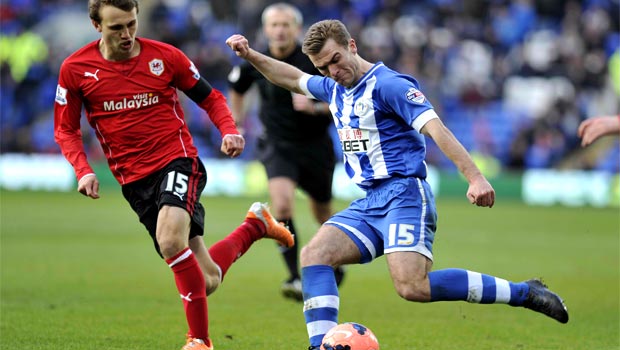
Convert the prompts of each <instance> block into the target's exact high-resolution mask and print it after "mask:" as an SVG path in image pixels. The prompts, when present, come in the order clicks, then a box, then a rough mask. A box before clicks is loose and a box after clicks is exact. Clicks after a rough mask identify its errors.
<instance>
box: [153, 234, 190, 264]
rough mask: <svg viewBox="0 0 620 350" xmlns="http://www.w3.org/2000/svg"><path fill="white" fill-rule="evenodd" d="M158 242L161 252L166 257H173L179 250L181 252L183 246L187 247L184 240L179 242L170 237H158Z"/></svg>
mask: <svg viewBox="0 0 620 350" xmlns="http://www.w3.org/2000/svg"><path fill="white" fill-rule="evenodd" d="M157 244H159V249H160V251H161V254H162V255H163V256H164V258H166V259H170V258H172V257H173V256H175V255H177V254H178V253H179V252H181V250H183V248H185V245H184V244H183V242H179V241H178V240H176V239H172V238H168V237H161V238H158V239H157Z"/></svg>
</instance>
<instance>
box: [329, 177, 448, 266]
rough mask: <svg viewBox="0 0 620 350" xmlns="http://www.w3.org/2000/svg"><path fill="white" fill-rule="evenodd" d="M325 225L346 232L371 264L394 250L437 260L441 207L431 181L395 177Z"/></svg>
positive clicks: (362, 261)
mask: <svg viewBox="0 0 620 350" xmlns="http://www.w3.org/2000/svg"><path fill="white" fill-rule="evenodd" d="M325 224H327V225H333V226H336V227H338V228H339V229H341V230H342V231H344V232H345V233H346V234H347V235H348V236H349V237H351V239H352V240H353V242H355V244H356V245H357V247H358V249H359V251H360V253H361V254H362V258H361V260H360V263H368V262H370V261H372V260H374V259H375V258H377V257H379V256H381V255H383V254H388V253H393V252H404V251H408V252H418V253H420V254H422V255H424V256H426V257H427V258H429V259H431V260H432V259H433V240H434V238H435V230H436V229H437V210H436V208H435V199H434V197H433V193H432V192H431V188H430V186H429V184H428V183H427V182H426V181H424V180H422V179H418V178H414V177H411V178H391V179H387V180H384V181H383V182H381V183H379V184H378V185H376V186H375V187H372V188H370V189H368V190H367V191H366V197H365V198H361V199H358V200H355V201H353V202H352V203H351V205H350V206H349V207H348V208H347V209H345V210H343V211H341V212H338V213H336V214H335V215H334V216H332V217H331V218H330V219H329V221H327V222H326V223H325Z"/></svg>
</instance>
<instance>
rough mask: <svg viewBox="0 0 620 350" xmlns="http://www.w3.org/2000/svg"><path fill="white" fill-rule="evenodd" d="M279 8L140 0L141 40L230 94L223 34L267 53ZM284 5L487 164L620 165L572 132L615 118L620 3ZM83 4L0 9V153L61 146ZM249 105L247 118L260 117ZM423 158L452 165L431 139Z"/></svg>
mask: <svg viewBox="0 0 620 350" xmlns="http://www.w3.org/2000/svg"><path fill="white" fill-rule="evenodd" d="M273 2H275V1H267V0H211V1H209V0H150V1H144V0H143V1H141V2H140V29H139V32H138V35H139V36H143V37H149V38H153V39H158V40H162V41H165V42H168V43H171V44H173V45H175V46H176V47H179V48H180V49H182V50H183V51H184V52H185V53H186V54H187V55H188V56H189V57H190V58H191V59H192V60H193V61H194V63H195V64H196V66H197V67H198V68H199V69H200V71H201V73H202V74H203V76H205V77H206V78H207V80H209V82H211V84H212V85H214V86H215V87H216V88H218V89H220V90H222V91H223V92H224V93H226V91H227V75H228V73H229V72H230V70H231V68H232V66H233V65H235V64H237V63H240V62H239V59H238V58H237V57H235V56H234V55H233V54H232V51H231V50H229V49H228V48H227V47H226V46H225V43H224V41H225V39H226V38H227V37H228V36H229V35H231V34H233V33H243V34H244V35H246V36H247V37H248V38H249V39H250V42H251V44H252V45H253V46H254V47H255V48H258V49H260V48H263V47H264V45H265V39H264V37H263V36H262V34H261V29H260V26H261V23H260V14H261V12H262V10H263V8H264V7H265V6H266V5H268V4H271V3H273ZM287 2H289V3H292V4H294V5H296V6H298V7H299V8H300V9H301V10H302V13H303V14H304V27H306V28H307V27H308V26H309V25H310V24H312V23H314V22H315V21H317V20H321V19H326V18H337V19H341V20H342V21H343V22H344V23H345V24H346V25H347V27H348V28H349V30H350V31H351V34H352V36H353V38H355V39H356V41H357V43H358V47H359V49H360V52H361V54H362V56H363V57H365V58H366V59H368V60H371V61H383V62H384V63H385V64H386V65H387V66H389V67H391V68H394V69H396V70H398V71H400V72H403V73H407V74H411V75H413V76H414V77H415V78H416V79H418V81H419V82H420V84H421V87H422V91H423V92H424V93H425V94H426V96H427V98H429V100H430V101H431V102H432V103H433V105H434V106H435V108H436V109H437V111H438V113H439V115H440V116H441V117H442V119H443V120H444V122H445V123H446V125H448V127H449V128H450V129H452V131H453V132H454V133H455V134H456V136H457V137H458V138H459V140H461V142H462V143H463V144H464V146H465V147H466V148H467V149H468V150H469V151H470V152H471V153H472V154H473V155H474V157H475V158H476V159H477V160H479V161H480V162H484V164H487V165H488V167H489V168H495V169H503V170H513V169H514V170H522V169H532V168H566V167H569V168H571V167H572V168H586V169H601V170H606V171H610V172H614V173H618V172H619V171H620V161H619V159H620V144H619V143H618V139H617V138H611V139H609V138H608V139H607V140H605V142H604V144H605V146H604V147H597V148H596V152H595V153H594V154H592V155H590V156H589V157H587V158H585V157H583V155H582V153H583V152H584V150H582V149H580V147H579V140H578V138H577V134H576V130H577V126H578V124H579V123H580V122H581V121H582V120H584V119H586V118H589V117H594V116H598V115H605V114H608V115H609V114H618V113H619V112H620V103H619V100H620V29H619V13H620V6H619V1H618V0H582V1H578V0H572V1H570V0H515V1H504V0H416V1H410V0H293V1H287ZM86 4H87V1H86V0H79V1H77V0H56V1H50V0H48V1H45V0H3V1H2V3H1V4H0V34H1V37H0V63H1V68H2V69H1V77H0V78H1V89H0V93H1V94H0V95H1V96H0V104H1V108H0V112H1V125H0V126H1V134H0V142H1V143H0V150H1V152H2V153H7V152H25V153H57V152H59V150H58V147H57V146H56V144H55V143H54V140H53V101H54V94H55V90H56V83H57V73H58V68H59V66H60V64H61V62H62V60H63V59H64V58H65V57H66V56H67V55H69V54H70V53H72V52H73V51H74V50H76V49H77V48H79V47H81V46H82V45H84V44H85V43H87V42H89V41H92V40H96V39H97V38H98V37H99V36H98V33H97V32H96V31H95V30H94V29H93V28H92V25H91V24H90V22H89V20H88V15H87V5H86ZM254 102H255V103H258V99H255V100H254ZM255 103H254V105H253V106H249V108H250V110H251V111H257V109H256V106H255ZM185 106H186V109H185V110H186V114H187V115H186V117H187V119H188V121H189V123H190V124H191V125H190V128H191V129H192V131H193V134H194V138H195V141H196V144H197V146H198V147H199V149H200V152H201V155H202V156H203V157H220V155H219V152H218V151H219V142H220V137H219V134H218V132H217V130H216V129H215V128H214V127H213V125H211V124H210V122H209V121H208V118H207V117H206V116H205V115H204V112H203V111H202V110H200V109H199V108H198V107H196V106H195V105H194V104H192V103H185ZM246 123H247V124H246V125H243V127H244V129H245V130H246V133H247V134H246V135H245V136H246V139H247V141H248V150H247V151H246V152H245V154H244V156H243V157H244V159H252V158H253V152H252V150H253V145H254V144H255V141H256V138H257V136H258V135H259V134H260V132H261V130H260V124H259V122H258V119H257V117H256V114H255V113H254V114H253V117H251V118H248V119H247V120H246ZM84 130H85V137H87V138H89V137H90V138H91V139H92V137H93V136H92V134H90V132H89V131H86V130H87V128H85V129H84ZM88 144H89V145H91V149H89V152H90V153H91V155H92V157H97V156H101V153H100V152H101V151H100V150H99V146H98V144H97V142H95V141H94V140H93V142H89V143H88ZM336 151H338V150H336ZM584 159H585V160H584ZM428 163H429V164H433V165H435V166H437V167H439V168H441V169H445V170H453V169H452V168H451V167H452V165H451V163H450V162H449V161H448V160H447V159H445V158H444V157H443V155H442V154H441V152H439V151H438V150H437V148H436V146H435V145H434V144H433V142H432V141H429V152H428Z"/></svg>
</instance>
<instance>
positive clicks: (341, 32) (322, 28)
mask: <svg viewBox="0 0 620 350" xmlns="http://www.w3.org/2000/svg"><path fill="white" fill-rule="evenodd" d="M328 39H333V40H334V41H335V42H336V44H338V45H340V46H342V47H347V46H348V45H349V41H350V40H351V34H349V31H348V30H347V27H345V25H344V24H343V23H342V22H340V21H339V20H337V19H326V20H323V21H319V22H316V23H315V24H313V25H311V26H310V28H308V31H307V32H306V35H305V37H304V42H303V45H302V48H301V50H302V52H303V53H305V54H306V55H316V54H318V53H319V52H320V51H321V49H323V46H324V45H325V43H326V42H327V40H328Z"/></svg>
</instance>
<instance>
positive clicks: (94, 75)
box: [84, 69, 99, 81]
mask: <svg viewBox="0 0 620 350" xmlns="http://www.w3.org/2000/svg"><path fill="white" fill-rule="evenodd" d="M97 73H99V69H97V70H96V71H95V73H91V72H84V76H85V77H91V78H95V80H97V81H99V77H97Z"/></svg>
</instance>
